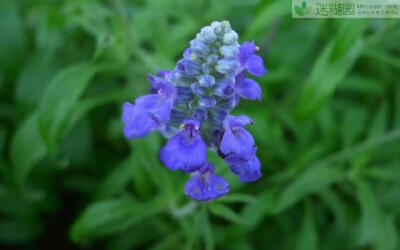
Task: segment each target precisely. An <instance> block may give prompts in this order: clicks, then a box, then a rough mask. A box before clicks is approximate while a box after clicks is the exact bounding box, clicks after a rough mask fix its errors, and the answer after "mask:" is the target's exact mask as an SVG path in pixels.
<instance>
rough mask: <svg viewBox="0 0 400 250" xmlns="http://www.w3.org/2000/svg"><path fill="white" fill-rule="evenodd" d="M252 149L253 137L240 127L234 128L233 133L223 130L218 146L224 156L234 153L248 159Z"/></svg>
mask: <svg viewBox="0 0 400 250" xmlns="http://www.w3.org/2000/svg"><path fill="white" fill-rule="evenodd" d="M253 147H254V139H253V136H252V135H251V134H250V133H249V132H248V131H247V130H246V129H244V128H242V127H238V128H236V129H235V131H234V132H232V131H231V130H225V133H224V135H223V136H222V140H221V144H220V150H221V152H222V153H224V154H225V155H227V154H231V153H234V154H237V155H239V156H241V157H243V158H246V159H248V158H249V157H250V155H251V152H252V149H253Z"/></svg>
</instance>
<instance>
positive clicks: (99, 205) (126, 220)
mask: <svg viewBox="0 0 400 250" xmlns="http://www.w3.org/2000/svg"><path fill="white" fill-rule="evenodd" d="M167 204H168V200H167V199H166V196H158V197H156V198H155V199H153V200H150V201H148V202H145V203H139V202H137V201H134V200H133V199H130V198H121V199H112V200H106V201H100V202H96V203H93V204H91V205H89V207H88V208H86V209H85V211H84V212H83V214H82V215H80V216H79V217H78V219H77V220H76V221H75V223H74V224H73V225H72V228H71V232H70V236H71V238H72V240H73V241H75V242H85V241H89V240H91V239H93V238H95V237H99V236H102V235H106V234H112V233H117V232H121V231H122V230H124V229H126V228H128V227H130V226H132V225H134V224H136V223H139V222H140V221H142V220H144V219H146V218H148V217H150V216H154V215H155V214H157V213H159V212H161V211H163V210H165V209H166V206H167Z"/></svg>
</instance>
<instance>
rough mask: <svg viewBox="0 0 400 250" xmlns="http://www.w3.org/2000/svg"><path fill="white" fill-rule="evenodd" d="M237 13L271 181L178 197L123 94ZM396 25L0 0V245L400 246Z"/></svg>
mask: <svg viewBox="0 0 400 250" xmlns="http://www.w3.org/2000/svg"><path fill="white" fill-rule="evenodd" d="M214 20H229V21H230V22H231V24H232V26H233V28H234V29H235V30H236V31H237V32H238V33H239V35H240V41H241V42H243V41H245V40H254V41H255V42H256V43H257V44H258V45H259V46H260V48H261V50H260V54H261V55H262V56H263V58H264V61H265V64H266V67H267V68H268V70H269V74H267V75H265V76H264V77H262V78H261V79H259V80H258V81H259V83H260V85H261V86H262V89H263V98H262V101H261V102H250V101H243V102H242V103H241V104H240V105H239V108H238V109H237V110H235V114H241V113H243V114H247V115H249V116H250V117H252V118H253V119H254V121H255V125H253V126H252V127H250V128H249V129H250V130H251V132H252V134H253V135H254V137H255V139H256V142H257V145H258V147H259V150H258V156H259V158H260V159H261V162H262V172H263V174H264V176H263V178H262V179H260V180H259V181H257V182H255V183H248V184H242V183H240V182H239V181H238V179H237V178H236V177H235V176H234V175H232V174H231V173H230V171H229V168H228V167H227V165H226V164H225V163H224V162H222V161H221V160H218V159H217V158H218V157H217V156H216V155H215V154H214V153H210V154H209V157H210V158H211V159H212V161H214V162H216V167H217V172H218V173H220V174H222V175H224V176H226V177H227V179H228V180H229V182H230V183H231V187H232V192H231V194H230V195H228V196H226V197H224V198H221V199H219V200H216V201H213V202H209V203H198V202H194V201H191V200H190V199H189V198H188V197H186V196H185V195H184V193H183V185H184V183H185V181H186V179H187V175H186V174H183V173H179V172H171V171H169V170H167V169H166V168H165V167H164V166H162V165H161V164H160V162H159V160H158V155H157V153H158V149H159V148H160V146H161V145H163V144H164V143H165V139H163V138H161V136H160V135H158V134H156V133H154V134H152V135H151V136H149V137H147V138H145V139H141V140H133V141H130V142H129V141H127V140H126V139H125V138H124V137H123V134H122V123H121V121H120V116H121V104H122V103H123V102H124V101H133V100H134V98H135V97H137V96H139V95H142V94H144V93H146V92H147V90H148V87H149V85H148V82H147V79H146V76H147V74H148V73H154V72H156V71H157V70H159V69H172V68H173V67H174V63H175V62H176V61H177V59H178V58H179V57H180V56H181V53H182V52H183V50H184V49H185V48H186V47H187V46H188V44H189V41H190V40H191V39H192V38H193V37H194V36H195V34H196V33H197V32H198V31H199V30H200V28H201V27H203V26H204V25H208V24H209V23H211V22H212V21H214ZM399 41H400V22H399V20H398V19H397V20H396V19H374V20H372V19H347V20H344V19H308V20H305V19H292V18H291V3H290V1H288V0H275V1H272V0H271V1H268V0H232V1H222V0H220V1H218V0H203V1H201V0H191V1H189V0H188V1H185V0H171V1H167V0H149V1H145V0H126V1H124V0H110V1H100V0H99V1H94V0H93V1H84V0H77V1H72V0H71V1H61V0H59V1H56V0H54V1H50V0H37V1H33V0H31V1H29V0H25V1H24V0H21V1H14V0H1V1H0V249H51V250H54V249H57V250H58V249H60V250H63V249H107V250H125V249H174V250H175V249H229V250H235V249H240V250H242V249H243V250H246V249H274V250H275V249H277V250H280V249H290V250H319V249H323V250H337V249H342V250H345V249H357V250H372V249H377V250H394V249H400V248H399V246H400V242H399V239H400V234H399V232H400V231H399V229H400V220H399V214H400V165H399V164H400V78H399V75H400V74H399V73H400V42H399Z"/></svg>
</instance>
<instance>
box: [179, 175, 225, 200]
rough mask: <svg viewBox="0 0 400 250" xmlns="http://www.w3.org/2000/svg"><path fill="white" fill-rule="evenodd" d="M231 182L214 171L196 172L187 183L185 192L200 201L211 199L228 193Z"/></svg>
mask: <svg viewBox="0 0 400 250" xmlns="http://www.w3.org/2000/svg"><path fill="white" fill-rule="evenodd" d="M229 190H230V187H229V183H228V182H227V181H226V180H225V179H224V178H223V177H221V176H219V175H217V174H214V173H205V174H204V175H203V176H201V174H196V175H194V176H193V177H192V178H190V179H189V180H188V181H187V182H186V184H185V188H184V191H185V194H186V195H188V196H189V197H190V198H192V199H194V200H198V201H209V200H213V199H216V198H218V197H221V196H223V195H225V194H227V193H228V192H229Z"/></svg>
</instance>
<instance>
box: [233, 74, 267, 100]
mask: <svg viewBox="0 0 400 250" xmlns="http://www.w3.org/2000/svg"><path fill="white" fill-rule="evenodd" d="M235 90H236V93H237V94H238V95H239V96H240V97H242V98H244V99H248V100H261V88H260V85H258V83H257V82H256V81H254V80H253V79H251V78H246V74H245V73H244V71H242V72H241V73H240V74H238V75H237V76H236V78H235Z"/></svg>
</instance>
